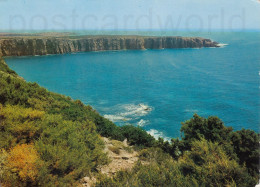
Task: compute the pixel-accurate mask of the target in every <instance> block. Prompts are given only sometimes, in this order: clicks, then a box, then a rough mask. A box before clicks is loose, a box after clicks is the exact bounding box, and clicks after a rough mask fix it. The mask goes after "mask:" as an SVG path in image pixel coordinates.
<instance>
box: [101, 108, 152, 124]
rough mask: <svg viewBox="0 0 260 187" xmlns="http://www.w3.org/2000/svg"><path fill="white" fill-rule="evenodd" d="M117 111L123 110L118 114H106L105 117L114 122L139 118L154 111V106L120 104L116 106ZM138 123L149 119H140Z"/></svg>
mask: <svg viewBox="0 0 260 187" xmlns="http://www.w3.org/2000/svg"><path fill="white" fill-rule="evenodd" d="M115 108H116V110H117V111H121V112H120V113H116V114H106V115H104V117H105V118H107V119H109V120H111V121H113V122H120V121H129V120H132V119H135V120H138V119H140V117H142V116H145V115H147V114H149V113H150V112H151V111H152V108H151V107H150V106H148V105H146V104H143V103H140V104H125V105H119V106H116V107H115ZM138 123H139V124H138V125H140V126H141V125H144V124H145V123H147V121H145V120H143V121H141V120H140V121H139V122H138Z"/></svg>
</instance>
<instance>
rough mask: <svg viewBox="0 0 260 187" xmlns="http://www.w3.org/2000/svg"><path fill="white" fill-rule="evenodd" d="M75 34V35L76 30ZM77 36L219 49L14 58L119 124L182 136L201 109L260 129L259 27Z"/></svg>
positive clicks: (31, 74)
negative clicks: (203, 43)
mask: <svg viewBox="0 0 260 187" xmlns="http://www.w3.org/2000/svg"><path fill="white" fill-rule="evenodd" d="M74 34H75V33H74ZM76 34H77V35H85V34H89V35H107V34H108V35H148V36H199V37H204V38H209V39H212V40H214V41H217V42H219V43H221V44H223V45H222V47H220V48H201V49H161V50H125V51H102V52H84V53H75V54H63V55H47V56H30V57H28V56H27V57H7V58H5V60H6V62H7V64H8V65H9V67H10V68H12V69H13V70H15V71H16V72H17V73H18V74H19V75H20V76H22V77H23V78H24V79H25V80H26V81H29V82H37V83H38V84H39V85H41V86H43V87H45V88H47V89H48V90H50V91H53V92H58V93H60V94H64V95H67V96H70V97H71V98H73V99H80V100H81V101H82V102H84V103H85V104H87V105H91V106H92V107H93V108H94V109H96V110H97V111H98V112H99V113H100V114H101V115H102V116H104V117H105V118H108V119H109V120H111V121H113V122H114V123H115V124H117V125H120V126H122V125H127V124H132V125H135V126H141V127H142V128H144V129H145V130H146V131H147V132H148V133H150V134H151V135H153V136H154V137H156V138H158V137H163V138H164V139H166V140H170V139H171V138H173V137H174V138H176V137H181V135H182V134H181V131H180V128H181V125H182V124H181V123H182V122H185V121H186V120H189V119H190V118H192V116H193V115H194V114H195V113H196V114H198V115H200V116H203V117H208V116H218V117H219V118H220V119H221V120H222V121H223V122H224V124H225V125H226V126H231V127H233V129H234V130H241V129H242V128H245V129H251V130H254V131H256V132H259V124H260V123H259V122H260V113H259V112H260V97H259V96H260V84H259V83H260V82H259V80H260V32H259V31H236V32H227V31H214V32H185V31H178V32H177V31H142V32H140V31H139V32H135V31H118V32H110V31H106V32H101V31H100V32H95V31H88V32H86V31H81V32H77V33H76Z"/></svg>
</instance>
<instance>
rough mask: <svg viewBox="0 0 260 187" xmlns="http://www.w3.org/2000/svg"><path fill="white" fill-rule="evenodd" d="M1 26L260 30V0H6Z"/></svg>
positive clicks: (0, 0)
mask: <svg viewBox="0 0 260 187" xmlns="http://www.w3.org/2000/svg"><path fill="white" fill-rule="evenodd" d="M0 10H1V11H0V29H1V30H10V29H11V30H12V29H13V30H14V29H16V30H17V29H22V30H42V29H44V30H74V29H96V30H101V29H115V30H119V29H121V30H122V29H123V30H126V29H134V30H141V29H161V30H166V29H171V30H173V29H174V30H179V29H189V30H194V29H195V30H211V29H260V3H259V1H258V0H41V1H39V0H0Z"/></svg>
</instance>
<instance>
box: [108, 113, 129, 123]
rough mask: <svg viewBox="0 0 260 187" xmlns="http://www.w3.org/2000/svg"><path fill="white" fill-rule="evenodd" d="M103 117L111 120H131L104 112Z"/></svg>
mask: <svg viewBox="0 0 260 187" xmlns="http://www.w3.org/2000/svg"><path fill="white" fill-rule="evenodd" d="M104 117H105V118H107V119H109V120H110V121H113V122H118V121H129V120H131V118H125V117H123V116H120V115H107V114H105V115H104Z"/></svg>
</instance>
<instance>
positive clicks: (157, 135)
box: [147, 129, 171, 141]
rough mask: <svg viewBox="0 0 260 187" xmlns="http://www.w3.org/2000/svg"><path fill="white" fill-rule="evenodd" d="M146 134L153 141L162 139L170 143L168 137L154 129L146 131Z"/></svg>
mask: <svg viewBox="0 0 260 187" xmlns="http://www.w3.org/2000/svg"><path fill="white" fill-rule="evenodd" d="M147 133H148V134H150V135H152V136H153V137H154V138H155V139H157V140H158V139H159V138H163V139H164V140H166V141H171V138H170V137H167V136H165V135H164V134H163V132H160V131H158V130H156V129H150V130H149V131H147Z"/></svg>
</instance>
